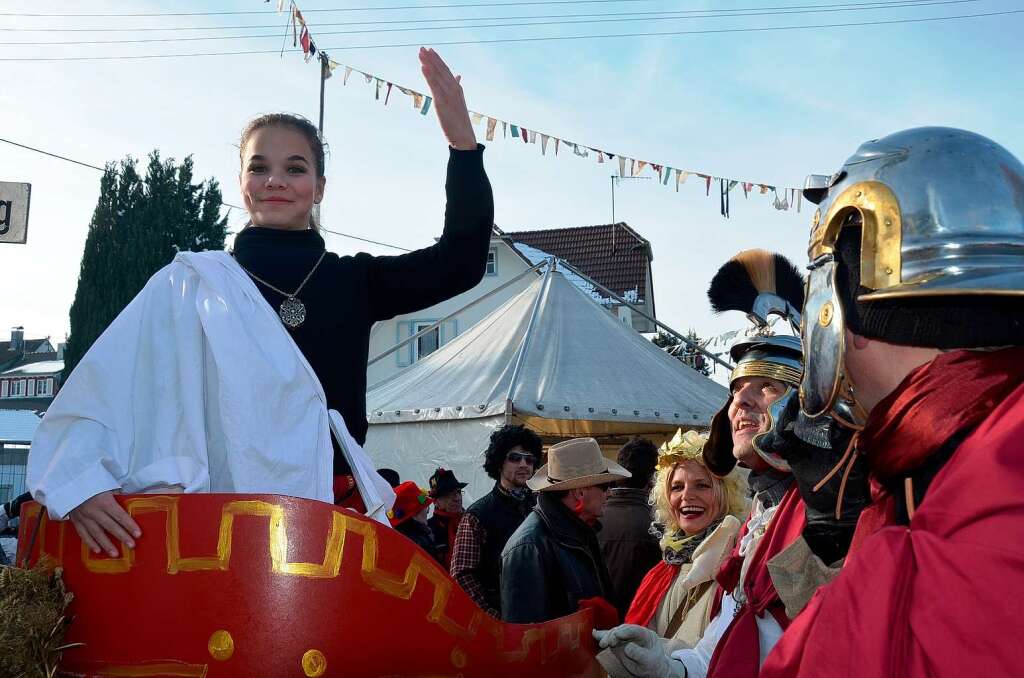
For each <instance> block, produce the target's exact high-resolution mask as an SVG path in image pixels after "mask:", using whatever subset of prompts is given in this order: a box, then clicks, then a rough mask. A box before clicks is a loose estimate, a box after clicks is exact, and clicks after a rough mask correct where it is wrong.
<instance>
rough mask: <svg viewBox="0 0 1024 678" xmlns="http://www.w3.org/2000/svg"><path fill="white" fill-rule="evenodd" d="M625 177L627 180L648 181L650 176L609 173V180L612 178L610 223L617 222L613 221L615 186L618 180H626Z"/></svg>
mask: <svg viewBox="0 0 1024 678" xmlns="http://www.w3.org/2000/svg"><path fill="white" fill-rule="evenodd" d="M627 179H628V180H632V179H643V180H647V181H649V180H650V177H622V176H619V175H618V174H613V175H611V180H612V223H613V224H615V223H617V222H616V221H615V187H616V186H618V185H619V182H620V181H624V180H627Z"/></svg>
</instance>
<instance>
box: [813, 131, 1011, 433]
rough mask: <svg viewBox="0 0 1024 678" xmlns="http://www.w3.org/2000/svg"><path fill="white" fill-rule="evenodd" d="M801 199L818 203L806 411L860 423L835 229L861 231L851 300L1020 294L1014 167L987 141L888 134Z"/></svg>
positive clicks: (961, 135)
mask: <svg viewBox="0 0 1024 678" xmlns="http://www.w3.org/2000/svg"><path fill="white" fill-rule="evenodd" d="M804 196H805V197H806V198H807V199H808V200H810V201H812V202H815V203H818V205H819V208H818V210H817V211H816V212H815V214H814V218H813V222H812V228H811V237H810V245H809V248H808V257H809V259H810V266H809V269H810V275H809V277H808V280H807V292H806V295H805V296H806V304H805V306H804V312H803V323H802V328H801V336H802V338H803V344H804V347H805V348H806V350H807V355H808V361H807V366H806V369H805V371H804V376H803V380H802V382H801V385H800V399H801V406H802V409H803V411H804V412H805V413H806V414H807V415H808V416H811V417H815V416H819V415H822V414H825V413H828V412H832V413H833V415H834V416H836V418H838V419H839V420H840V421H842V422H843V423H844V424H846V425H847V426H851V427H853V428H859V427H861V426H863V423H864V421H865V419H866V417H867V412H866V411H865V410H864V408H863V407H862V406H861V405H860V404H859V403H858V402H857V398H856V393H855V390H854V389H855V387H854V384H852V383H851V381H850V379H849V378H848V375H847V374H846V373H845V368H844V365H843V355H844V352H845V346H844V337H845V328H846V326H847V322H846V319H845V318H844V307H843V305H842V304H841V303H840V295H839V293H838V290H837V286H836V285H837V283H836V271H837V242H838V240H839V235H840V230H841V229H842V228H843V227H844V226H846V225H851V224H852V225H856V226H859V227H860V228H861V229H862V230H861V240H860V261H859V265H860V270H859V281H860V282H859V285H860V286H861V287H862V288H866V291H864V290H862V293H860V294H858V295H857V296H856V299H855V302H856V303H867V304H871V303H875V302H883V303H888V302H891V301H892V300H897V301H898V300H905V299H906V300H921V299H925V298H929V297H931V298H936V297H963V296H968V295H969V296H972V297H973V296H984V297H1008V296H1013V295H1017V296H1024V166H1022V165H1021V163H1020V161H1019V160H1017V159H1016V158H1015V157H1014V156H1013V155H1011V154H1010V153H1009V152H1008V151H1007V150H1006V149H1004V148H1003V147H1002V146H1000V145H998V144H996V143H995V142H993V141H991V140H990V139H987V138H985V137H983V136H980V135H978V134H974V133H972V132H967V131H964V130H958V129H951V128H944V127H922V128H917V129H911V130H906V131H903V132H897V133H896V134H892V135H890V136H888V137H885V138H882V139H877V140H874V141H869V142H867V143H865V144H863V145H862V146H861V147H860V148H859V149H857V152H856V153H854V155H853V156H852V157H850V159H849V160H847V161H846V163H845V164H844V165H843V167H842V169H841V170H840V171H839V172H837V173H836V174H834V175H832V176H831V177H825V176H817V175H813V176H810V177H808V179H807V183H806V186H805V189H804ZM855 293H856V292H855ZM908 303H910V302H908ZM848 310H849V309H847V311H848Z"/></svg>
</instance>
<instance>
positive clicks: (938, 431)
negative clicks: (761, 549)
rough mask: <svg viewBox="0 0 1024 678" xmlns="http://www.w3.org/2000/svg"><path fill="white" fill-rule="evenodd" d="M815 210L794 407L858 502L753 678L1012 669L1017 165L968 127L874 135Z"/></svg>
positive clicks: (1023, 226)
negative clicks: (813, 585) (837, 451)
mask: <svg viewBox="0 0 1024 678" xmlns="http://www.w3.org/2000/svg"><path fill="white" fill-rule="evenodd" d="M804 195H805V196H806V197H807V198H808V199H810V200H812V201H813V202H816V203H818V205H819V209H818V211H817V212H816V213H815V216H814V222H813V231H812V234H811V242H810V250H809V256H810V260H811V265H810V268H811V274H810V279H809V284H808V295H807V304H806V307H805V309H804V329H803V339H804V345H805V346H808V347H810V348H811V350H810V351H809V354H808V357H807V367H806V371H805V374H804V377H803V382H802V384H801V389H800V396H801V403H802V407H803V410H804V412H805V413H806V414H808V415H811V416H818V415H820V414H822V413H827V412H832V413H833V415H834V416H835V417H836V418H838V419H840V420H842V421H843V422H844V423H845V424H846V425H848V426H850V427H851V428H854V429H857V431H858V432H857V434H856V436H855V438H854V442H853V445H851V452H850V455H848V459H847V460H844V463H854V462H855V461H856V460H857V459H858V458H863V459H866V463H867V467H868V469H869V473H870V483H871V499H872V502H871V504H870V506H868V507H867V508H866V509H865V510H864V511H863V513H861V515H860V519H859V521H858V523H857V528H856V533H855V535H854V537H853V543H852V545H851V546H850V549H849V554H848V556H847V558H846V561H845V564H844V566H843V570H842V571H841V572H840V574H839V576H838V577H837V578H836V579H835V580H834V581H833V582H832V583H831V584H830V585H829V586H827V587H824V588H823V589H821V590H820V591H819V592H818V593H817V595H816V596H815V597H814V598H813V599H812V600H811V602H810V604H809V605H808V606H807V608H806V610H805V611H804V612H803V613H802V614H801V616H800V617H799V618H798V619H797V620H796V621H795V622H794V624H793V625H792V626H790V628H789V629H788V630H787V632H786V634H785V635H784V636H783V638H782V640H781V642H780V643H779V644H778V646H777V647H776V648H775V651H774V652H773V653H772V655H771V656H770V657H769V658H768V661H767V662H766V664H765V666H764V668H763V671H762V674H761V675H762V676H767V677H768V678H782V677H786V678H790V677H795V676H808V677H810V676H883V675H887V676H924V675H929V676H964V675H977V676H1009V675H1018V674H1020V672H1021V668H1020V664H1021V659H1020V650H1019V647H1018V645H1017V641H1015V640H1013V639H1014V638H1019V637H1021V635H1022V634H1024V615H1022V614H1021V613H1022V608H1021V603H1020V601H1021V594H1022V592H1024V586H1022V580H1021V576H1022V575H1021V573H1024V541H1022V540H1021V539H1019V538H1017V536H1018V535H1020V534H1021V517H1022V515H1024V495H1022V492H1021V488H1022V487H1024V469H1022V466H1021V459H1020V453H1021V450H1022V449H1024V448H1022V443H1021V441H1022V440H1024V166H1022V164H1021V162H1020V161H1019V160H1018V159H1017V158H1015V157H1014V156H1013V155H1011V154H1010V153H1009V152H1008V151H1006V149H1004V148H1003V147H1001V146H999V145H998V144H996V143H994V142H993V141H991V140H989V139H987V138H985V137H982V136H980V135H977V134H974V133H971V132H966V131H963V130H956V129H948V128H934V127H933V128H918V129H911V130H906V131H903V132H898V133H896V134H893V135H890V136H888V137H885V138H882V139H878V140H874V141H869V142H867V143H865V144H863V145H862V146H861V147H860V148H859V149H858V150H857V152H856V153H855V154H854V155H853V156H852V157H850V159H849V160H847V161H846V163H845V164H844V165H843V167H842V168H841V169H840V170H839V172H837V173H836V174H834V175H832V176H831V177H819V176H813V177H809V178H808V183H807V189H806V190H805V192H804Z"/></svg>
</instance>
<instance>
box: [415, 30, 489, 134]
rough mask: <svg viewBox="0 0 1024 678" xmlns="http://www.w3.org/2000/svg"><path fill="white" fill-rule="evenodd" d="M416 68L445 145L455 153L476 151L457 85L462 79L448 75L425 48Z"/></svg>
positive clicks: (441, 63) (448, 72) (443, 65)
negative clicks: (427, 94)
mask: <svg viewBox="0 0 1024 678" xmlns="http://www.w3.org/2000/svg"><path fill="white" fill-rule="evenodd" d="M420 68H421V70H422V71H423V77H424V78H426V80H427V86H429V87H430V94H431V96H433V99H434V110H435V111H436V112H437V119H438V122H440V123H441V131H442V132H444V136H445V137H446V138H447V139H448V143H449V144H451V146H452V148H454V149H456V150H459V151H472V150H476V133H475V132H473V123H471V122H470V120H469V109H468V108H466V98H465V97H464V96H463V94H462V85H461V84H460V81H461V79H462V76H460V75H452V72H451V71H450V70H449V69H448V65H447V64H446V63H445V62H444V60H443V59H441V57H440V56H438V54H437V52H435V51H434V50H432V49H430V48H428V47H420Z"/></svg>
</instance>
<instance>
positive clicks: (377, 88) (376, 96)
mask: <svg viewBox="0 0 1024 678" xmlns="http://www.w3.org/2000/svg"><path fill="white" fill-rule="evenodd" d="M374 80H376V81H377V84H376V85H375V86H374V90H375V92H374V95H373V100H374V101H380V87H381V85H383V84H384V81H383V80H381V79H380V78H374Z"/></svg>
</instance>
